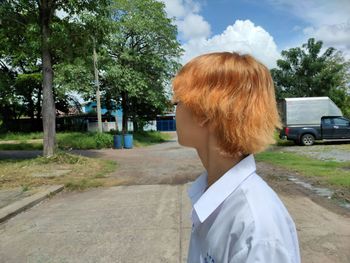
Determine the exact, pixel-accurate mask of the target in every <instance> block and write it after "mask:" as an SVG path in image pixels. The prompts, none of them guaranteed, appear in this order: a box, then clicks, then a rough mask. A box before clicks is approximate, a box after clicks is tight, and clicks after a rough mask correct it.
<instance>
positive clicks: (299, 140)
mask: <svg viewBox="0 0 350 263" xmlns="http://www.w3.org/2000/svg"><path fill="white" fill-rule="evenodd" d="M280 138H281V139H287V140H293V141H294V142H295V143H296V144H300V145H305V146H310V145H313V144H314V142H315V140H324V141H350V120H348V119H347V118H344V117H342V116H323V117H322V118H321V121H320V125H290V126H286V127H283V129H282V130H281V132H280Z"/></svg>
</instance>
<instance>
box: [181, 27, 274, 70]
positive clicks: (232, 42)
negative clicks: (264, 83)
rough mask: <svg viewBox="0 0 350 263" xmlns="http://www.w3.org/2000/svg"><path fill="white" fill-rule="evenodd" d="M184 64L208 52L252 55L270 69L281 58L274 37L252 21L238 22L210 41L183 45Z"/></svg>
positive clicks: (194, 41) (190, 42) (202, 40)
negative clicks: (234, 52) (233, 52)
mask: <svg viewBox="0 0 350 263" xmlns="http://www.w3.org/2000/svg"><path fill="white" fill-rule="evenodd" d="M183 48H184V49H185V54H184V57H183V62H184V63H186V62H187V61H188V60H190V59H192V58H193V57H195V56H198V55H201V54H205V53H208V52H218V51H228V52H232V51H236V52H239V53H241V54H250V55H253V56H254V57H255V58H257V59H258V60H260V61H261V62H262V63H264V64H265V65H267V66H268V67H270V68H271V67H274V66H275V65H276V60H277V59H278V58H279V56H280V55H279V52H278V50H277V46H276V44H275V42H274V40H273V37H272V36H271V35H270V34H269V33H268V32H266V31H265V30H264V29H263V28H262V27H260V26H255V25H254V23H252V22H251V21H250V20H245V21H241V20H237V21H236V22H235V23H234V24H233V25H230V26H228V27H227V28H226V30H225V31H224V32H223V33H222V34H220V35H215V36H213V37H212V38H209V39H193V40H190V41H189V42H187V43H186V44H184V45H183Z"/></svg>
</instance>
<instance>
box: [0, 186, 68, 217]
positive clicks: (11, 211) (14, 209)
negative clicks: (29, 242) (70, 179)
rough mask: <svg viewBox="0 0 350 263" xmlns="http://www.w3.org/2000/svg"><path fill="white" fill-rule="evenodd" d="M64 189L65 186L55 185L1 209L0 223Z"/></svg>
mask: <svg viewBox="0 0 350 263" xmlns="http://www.w3.org/2000/svg"><path fill="white" fill-rule="evenodd" d="M63 189H64V185H54V186H50V187H49V188H47V189H46V190H44V191H41V192H39V193H36V194H34V195H32V196H28V197H26V198H23V199H22V200H19V201H16V202H14V203H12V204H9V205H8V206H5V207H3V208H1V209H0V223H2V222H4V221H6V220H7V219H9V218H11V217H13V216H15V215H17V214H19V213H20V212H23V211H25V210H27V209H28V208H31V207H33V206H34V205H36V204H37V203H39V202H41V201H42V200H44V199H46V198H47V197H49V196H51V195H54V194H56V193H58V192H60V191H62V190H63Z"/></svg>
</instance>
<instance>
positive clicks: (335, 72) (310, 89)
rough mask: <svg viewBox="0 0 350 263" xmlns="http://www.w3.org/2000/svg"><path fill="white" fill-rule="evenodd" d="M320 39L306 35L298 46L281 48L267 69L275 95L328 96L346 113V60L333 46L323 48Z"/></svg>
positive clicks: (349, 94)
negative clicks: (304, 40) (306, 39)
mask: <svg viewBox="0 0 350 263" xmlns="http://www.w3.org/2000/svg"><path fill="white" fill-rule="evenodd" d="M322 46H323V43H322V41H316V40H315V39H314V38H310V39H309V40H308V42H307V43H305V44H303V45H302V46H301V47H295V48H291V49H289V50H284V51H282V53H281V55H282V59H279V60H278V61H277V68H274V69H272V70H271V74H272V77H273V80H274V83H275V88H276V96H277V98H278V99H282V98H286V97H317V96H328V97H330V98H331V99H332V100H333V101H334V102H335V103H336V104H337V105H338V106H339V107H340V108H341V109H342V111H343V113H344V114H345V115H349V114H350V86H349V85H350V74H349V72H350V64H349V61H345V59H344V57H343V56H342V53H341V52H339V51H337V50H336V49H335V48H332V47H330V48H327V49H325V50H324V51H323V49H322Z"/></svg>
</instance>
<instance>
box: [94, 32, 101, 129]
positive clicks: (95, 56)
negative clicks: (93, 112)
mask: <svg viewBox="0 0 350 263" xmlns="http://www.w3.org/2000/svg"><path fill="white" fill-rule="evenodd" d="M94 71H95V84H96V102H97V105H96V106H97V122H98V132H100V133H102V116H101V97H100V83H99V80H98V69H97V54H96V40H95V38H94Z"/></svg>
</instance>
